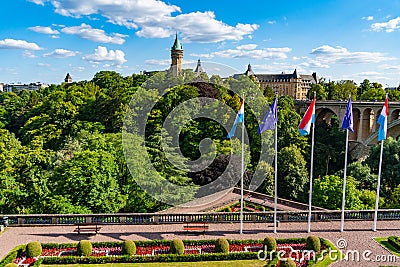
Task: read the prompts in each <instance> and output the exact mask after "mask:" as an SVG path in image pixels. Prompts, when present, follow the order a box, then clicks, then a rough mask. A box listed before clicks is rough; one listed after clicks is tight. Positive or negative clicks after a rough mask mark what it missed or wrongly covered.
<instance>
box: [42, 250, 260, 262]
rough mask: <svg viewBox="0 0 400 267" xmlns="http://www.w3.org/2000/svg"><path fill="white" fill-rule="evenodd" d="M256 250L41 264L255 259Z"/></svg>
mask: <svg viewBox="0 0 400 267" xmlns="http://www.w3.org/2000/svg"><path fill="white" fill-rule="evenodd" d="M255 259H257V253H256V252H239V253H229V254H227V253H213V254H183V255H176V254H161V255H156V256H146V257H143V256H136V255H135V256H121V257H111V256H106V257H94V256H89V257H76V256H65V257H45V258H43V262H42V264H62V265H64V264H101V263H145V262H194V261H224V260H255Z"/></svg>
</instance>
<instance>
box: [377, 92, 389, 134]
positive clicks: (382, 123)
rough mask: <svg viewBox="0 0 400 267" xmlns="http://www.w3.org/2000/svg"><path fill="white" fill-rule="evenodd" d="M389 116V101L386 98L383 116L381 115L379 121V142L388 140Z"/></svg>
mask: <svg viewBox="0 0 400 267" xmlns="http://www.w3.org/2000/svg"><path fill="white" fill-rule="evenodd" d="M388 116H389V100H388V98H387V96H386V101H385V104H384V105H383V108H382V112H381V115H379V118H378V121H377V122H378V123H379V130H378V141H382V140H385V139H386V134H387V120H388Z"/></svg>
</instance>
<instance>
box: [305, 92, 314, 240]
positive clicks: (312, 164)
mask: <svg viewBox="0 0 400 267" xmlns="http://www.w3.org/2000/svg"><path fill="white" fill-rule="evenodd" d="M314 98H315V94H314ZM311 127H312V129H311V131H312V133H311V166H310V196H309V199H308V207H309V208H308V229H307V233H309V232H311V209H312V191H313V170H314V128H315V123H313V124H312V126H311Z"/></svg>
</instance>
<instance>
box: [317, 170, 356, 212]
mask: <svg viewBox="0 0 400 267" xmlns="http://www.w3.org/2000/svg"><path fill="white" fill-rule="evenodd" d="M342 195H343V178H340V177H339V176H336V175H326V176H324V177H322V178H320V179H315V181H314V186H313V201H312V203H313V205H315V206H318V207H322V208H326V209H331V210H337V209H341V207H342ZM345 208H346V209H350V210H351V209H359V208H362V203H361V200H360V199H359V191H358V190H357V188H356V183H355V180H354V178H352V177H351V176H348V177H347V180H346V205H345Z"/></svg>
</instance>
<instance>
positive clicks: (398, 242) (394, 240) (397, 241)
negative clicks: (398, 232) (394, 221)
mask: <svg viewBox="0 0 400 267" xmlns="http://www.w3.org/2000/svg"><path fill="white" fill-rule="evenodd" d="M388 242H389V244H390V245H392V246H393V247H394V248H395V249H397V250H399V251H400V238H399V237H398V236H389V237H388Z"/></svg>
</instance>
